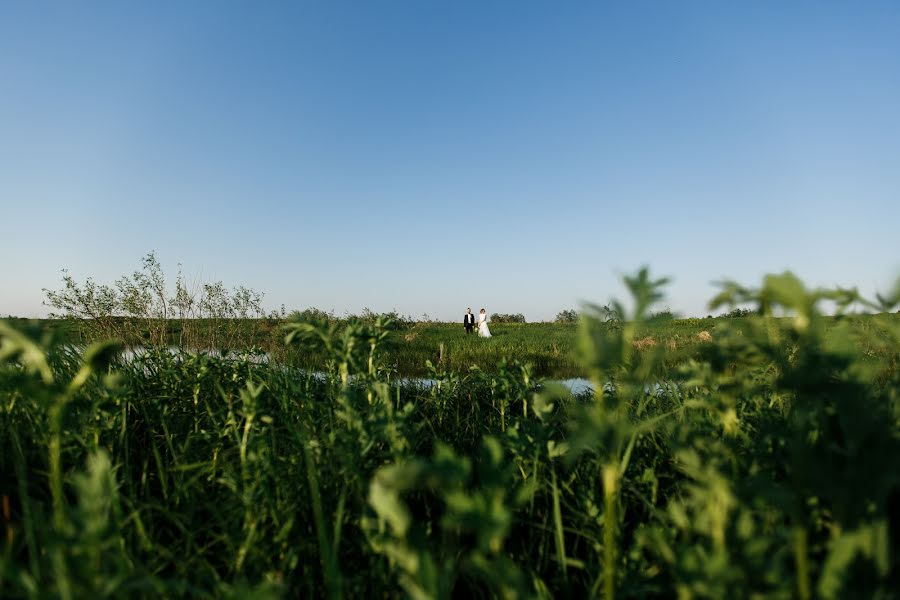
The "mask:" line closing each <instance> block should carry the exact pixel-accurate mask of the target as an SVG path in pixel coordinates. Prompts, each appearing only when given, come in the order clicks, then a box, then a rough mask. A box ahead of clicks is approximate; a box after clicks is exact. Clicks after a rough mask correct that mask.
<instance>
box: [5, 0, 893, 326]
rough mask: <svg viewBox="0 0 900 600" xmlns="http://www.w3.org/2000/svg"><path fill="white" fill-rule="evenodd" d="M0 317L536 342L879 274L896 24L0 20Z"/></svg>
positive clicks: (843, 15) (726, 16) (846, 10)
mask: <svg viewBox="0 0 900 600" xmlns="http://www.w3.org/2000/svg"><path fill="white" fill-rule="evenodd" d="M0 209H2V210H0V227H2V234H0V252H2V261H0V314H3V315H5V314H7V313H12V314H18V315H31V316H33V315H40V314H43V313H44V312H45V309H44V308H43V307H42V306H41V301H42V297H43V296H42V293H41V288H45V287H58V285H59V281H60V274H59V270H60V269H62V268H64V267H66V268H68V269H69V270H70V272H71V273H72V274H73V275H74V276H75V277H76V278H79V279H83V278H84V277H86V276H88V275H91V276H94V277H95V278H96V279H97V280H100V281H107V282H112V281H113V280H114V279H115V278H116V277H117V276H119V275H121V274H124V273H127V272H130V271H131V270H132V269H133V268H135V267H136V266H137V265H138V264H139V260H140V258H141V256H142V255H143V254H144V253H145V252H147V251H149V250H156V251H157V254H158V256H159V258H160V259H161V261H162V262H163V265H164V267H166V268H167V270H168V271H170V272H171V273H172V274H173V275H174V272H175V271H176V269H177V264H178V263H179V262H180V263H182V264H183V265H184V269H185V271H186V272H187V273H188V274H190V275H199V276H202V277H204V278H210V279H221V280H223V281H224V282H225V283H226V284H228V285H232V284H244V285H248V286H251V287H254V288H257V289H259V290H262V291H264V292H266V294H267V304H268V305H269V306H270V307H274V306H279V305H281V304H282V303H283V304H285V305H286V306H287V307H288V308H289V309H290V308H302V307H306V306H317V307H320V308H324V309H334V310H335V311H336V312H338V313H343V312H344V311H354V312H355V311H358V310H360V309H361V308H363V307H364V306H367V307H370V308H371V309H373V310H376V311H382V310H390V309H394V308H396V309H397V310H399V311H401V312H402V313H407V314H412V315H416V316H417V315H421V314H422V313H428V314H430V315H431V316H433V317H441V318H446V319H456V318H457V317H458V315H460V314H461V313H462V311H463V309H465V307H467V306H472V307H473V308H479V307H481V306H484V307H486V308H487V309H488V311H489V312H495V311H496V312H522V313H524V314H525V315H526V316H527V317H528V318H529V320H539V319H545V318H552V316H553V315H555V314H556V312H557V311H559V310H560V309H563V308H567V307H573V306H577V305H578V302H579V300H591V301H601V302H602V301H606V300H607V299H609V298H610V297H611V296H618V295H620V294H621V293H622V292H621V289H622V288H621V287H620V285H619V284H618V277H619V275H620V274H621V273H623V272H630V271H633V270H634V269H636V268H637V267H639V266H640V265H641V264H644V263H646V264H649V265H650V266H651V268H652V269H653V271H654V272H655V273H656V274H659V275H669V276H672V277H673V278H674V283H673V285H672V286H671V287H670V289H669V300H668V305H669V306H670V307H671V308H672V309H674V310H676V311H680V312H682V313H684V314H688V315H705V314H706V313H707V310H706V307H705V303H706V301H707V300H708V299H709V297H710V296H711V295H712V294H713V293H714V291H715V288H714V287H713V286H712V285H711V282H713V281H716V280H719V279H721V278H723V277H726V276H728V277H731V278H734V279H737V280H739V281H742V282H745V283H754V282H758V281H759V279H760V277H761V275H762V274H764V273H766V272H774V271H781V270H783V269H786V268H790V269H793V270H794V271H795V272H797V273H798V274H799V275H800V276H801V277H804V278H805V279H806V280H807V281H808V282H810V283H813V284H819V285H833V284H841V285H858V286H859V287H860V289H861V290H863V291H865V292H872V291H874V290H876V289H882V290H883V289H887V288H889V287H890V286H891V284H892V283H893V281H894V279H895V277H896V276H897V275H898V273H900V238H898V235H897V231H898V229H900V3H898V2H896V1H891V2H865V3H851V2H809V3H802V2H791V3H784V2H744V3H734V2H724V3H723V2H708V3H704V2H674V1H673V2H659V3H652V2H633V3H624V2H620V3H602V2H583V3H578V2H571V3H569V2H566V3H550V2H528V1H524V2H522V1H515V2H512V1H510V2H423V1H419V0H416V1H409V2H401V1H396V0H378V1H366V2H356V3H344V2H333V1H330V0H329V1H327V2H326V1H321V0H320V1H315V2H263V3H258V2H224V1H209V2H143V3H136V2H102V3H100V2H58V3H44V2H4V3H2V4H0Z"/></svg>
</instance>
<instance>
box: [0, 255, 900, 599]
mask: <svg viewBox="0 0 900 600" xmlns="http://www.w3.org/2000/svg"><path fill="white" fill-rule="evenodd" d="M626 283H627V284H628V286H629V288H630V289H631V292H632V294H633V299H634V306H635V308H634V309H633V310H632V311H630V312H629V311H626V310H625V307H624V306H620V305H616V306H615V307H614V308H615V310H616V311H617V313H618V314H619V315H622V316H623V317H624V318H623V319H622V320H621V321H619V320H616V321H615V322H611V321H610V319H609V318H608V312H605V310H604V308H605V307H604V308H601V307H588V309H587V310H586V311H585V313H584V314H583V315H582V316H581V323H580V325H579V328H578V346H579V356H580V357H581V360H582V365H583V369H585V370H586V371H587V372H588V373H589V374H590V377H591V379H592V381H593V382H594V385H595V389H597V390H599V392H598V393H597V394H585V395H581V396H578V397H573V396H572V394H571V393H570V392H569V391H568V390H567V389H565V388H562V387H561V386H557V385H553V384H545V383H543V382H541V381H540V380H538V379H537V378H536V377H535V376H534V372H533V371H532V369H531V367H529V366H527V365H525V364H523V363H520V362H515V361H509V362H504V363H502V364H501V365H500V366H499V368H498V369H497V371H496V372H493V373H486V372H483V371H480V370H478V369H474V370H470V371H465V372H452V371H446V370H444V368H443V366H441V365H439V364H435V363H429V365H428V367H429V369H430V375H429V377H430V379H431V380H433V384H432V385H429V386H425V385H420V384H415V383H409V382H406V383H403V382H399V383H398V382H397V379H396V377H395V374H394V373H393V372H392V371H391V370H390V369H389V368H388V367H387V366H386V365H387V364H388V361H386V357H388V356H389V355H390V351H391V348H390V347H389V345H390V344H391V343H392V340H393V338H392V335H391V331H392V324H391V322H390V320H389V319H384V318H382V319H375V320H373V321H371V322H364V321H351V322H349V323H347V322H345V323H331V324H328V323H321V324H318V325H317V324H315V323H311V322H309V321H307V320H298V321H295V322H292V323H291V324H289V325H288V326H287V328H286V331H285V334H286V343H287V344H289V345H290V346H291V347H293V348H297V349H298V351H302V352H309V353H315V354H317V355H319V356H322V357H324V360H323V364H324V371H323V372H319V373H316V372H304V371H301V370H298V369H296V368H293V367H289V366H286V365H284V364H282V363H278V362H276V361H269V362H265V361H260V360H258V358H259V357H258V356H257V355H254V354H250V353H247V354H245V355H243V356H232V357H230V358H227V359H224V358H216V357H213V356H210V355H207V354H188V353H173V352H169V351H166V350H152V351H149V352H147V353H145V354H141V355H139V356H137V357H134V358H133V359H131V360H128V361H124V360H122V359H121V358H118V356H119V353H118V350H119V346H118V344H116V343H113V342H106V343H98V344H95V345H93V346H91V347H90V348H88V349H87V350H86V351H84V352H83V353H81V352H76V351H74V350H72V349H71V348H70V347H68V346H66V345H61V344H59V343H57V342H58V340H54V336H53V334H52V332H48V331H46V330H41V329H35V330H22V329H21V328H13V327H11V326H10V325H8V324H3V323H0V497H2V501H3V507H2V508H3V514H2V519H3V522H2V527H3V528H4V531H2V535H3V540H4V541H3V542H2V553H0V595H2V596H3V597H7V596H9V597H17V596H24V597H28V596H32V597H38V596H40V597H44V596H58V597H63V598H71V597H99V596H148V597H150V596H153V597H155V596H159V595H178V596H181V595H186V596H201V597H209V596H216V597H231V596H234V597H237V596H252V597H267V596H271V597H280V596H285V595H286V596H297V595H301V594H302V595H304V596H328V597H332V598H338V597H375V596H389V597H390V596H398V595H408V596H411V597H414V598H450V597H456V596H459V597H495V596H497V597H509V598H517V597H521V598H530V597H549V596H556V597H566V596H569V597H585V596H589V595H590V596H603V597H606V598H612V597H622V598H626V597H672V596H676V595H677V596H679V597H683V598H721V597H726V596H731V597H759V598H762V597H766V598H779V597H781V598H793V597H799V598H810V597H822V598H840V597H881V598H891V597H894V595H895V590H897V589H900V576H898V573H900V569H898V566H900V565H898V560H900V558H898V556H900V555H898V550H900V542H898V539H900V470H898V469H897V468H896V465H897V464H900V462H898V461H900V397H898V394H900V381H898V377H900V375H898V373H900V371H898V368H897V367H898V353H900V328H898V326H897V321H896V320H871V321H868V322H867V323H868V324H867V326H866V327H859V326H858V324H857V325H853V320H852V319H849V318H847V319H843V318H838V319H837V321H836V322H833V323H831V324H830V326H829V328H828V335H827V336H826V335H825V329H826V328H825V319H824V318H823V317H822V316H821V315H820V314H819V312H818V308H817V307H818V305H819V303H821V302H822V301H823V300H828V301H833V302H837V303H838V305H839V306H846V305H848V304H849V303H850V302H854V301H855V302H859V301H860V300H859V299H858V298H857V297H856V295H855V293H853V292H848V291H838V292H822V291H809V290H806V289H804V288H803V286H802V285H801V284H800V282H799V281H797V280H796V279H795V278H793V277H792V276H790V275H789V274H786V275H782V276H774V277H769V278H767V279H766V281H765V282H764V284H763V286H762V288H760V289H758V290H752V289H746V288H743V287H740V286H737V285H729V286H727V287H726V288H725V291H724V292H723V294H722V295H721V296H720V297H719V298H717V299H716V301H715V304H716V305H717V306H718V305H726V306H731V305H738V304H746V303H751V304H753V305H755V306H756V307H757V309H758V310H757V313H758V314H755V315H750V316H745V317H744V318H741V319H732V320H730V321H729V322H727V323H724V324H721V325H720V326H719V328H718V330H717V332H716V336H715V338H712V339H711V340H709V341H708V343H704V344H702V345H700V346H699V347H698V350H697V352H696V353H695V354H694V355H692V356H691V357H685V358H684V359H683V360H679V361H676V362H673V361H672V360H669V359H667V353H668V352H669V351H668V350H667V348H666V347H665V345H661V344H656V345H649V344H640V343H638V342H641V341H642V338H641V335H642V333H641V332H642V331H643V330H644V328H646V327H647V326H649V325H652V323H648V320H651V319H653V318H658V317H651V316H650V315H651V314H652V313H651V309H652V307H653V306H654V304H655V303H657V302H658V301H659V300H660V299H661V286H662V284H663V283H664V281H663V280H660V281H654V280H652V279H651V278H650V277H649V275H648V274H647V273H646V271H642V272H640V273H638V274H637V275H636V276H634V277H633V278H627V279H626ZM893 302H894V299H893V298H884V299H879V303H878V304H877V305H875V304H873V305H872V307H873V308H876V309H887V308H889V307H890V306H891V305H892V303H893ZM606 310H607V311H608V309H606ZM782 314H787V315H788V318H775V317H776V315H782Z"/></svg>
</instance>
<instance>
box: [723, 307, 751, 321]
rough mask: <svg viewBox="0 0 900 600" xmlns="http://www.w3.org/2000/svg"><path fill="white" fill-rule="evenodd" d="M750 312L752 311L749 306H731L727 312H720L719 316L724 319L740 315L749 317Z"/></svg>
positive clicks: (738, 317)
mask: <svg viewBox="0 0 900 600" xmlns="http://www.w3.org/2000/svg"><path fill="white" fill-rule="evenodd" d="M752 314H753V311H752V310H750V309H749V308H733V309H731V310H730V311H728V312H727V313H722V314H721V315H719V317H720V318H726V319H740V318H742V317H749V316H750V315H752Z"/></svg>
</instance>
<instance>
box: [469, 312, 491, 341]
mask: <svg viewBox="0 0 900 600" xmlns="http://www.w3.org/2000/svg"><path fill="white" fill-rule="evenodd" d="M475 323H476V321H475V315H473V314H472V309H471V308H467V309H466V314H465V316H463V326H464V327H465V328H466V333H467V334H468V333H472V328H473V327H475ZM478 336H479V337H484V338H489V337H491V330H490V329H488V325H487V311H485V310H484V309H483V308H482V309H481V312H479V313H478Z"/></svg>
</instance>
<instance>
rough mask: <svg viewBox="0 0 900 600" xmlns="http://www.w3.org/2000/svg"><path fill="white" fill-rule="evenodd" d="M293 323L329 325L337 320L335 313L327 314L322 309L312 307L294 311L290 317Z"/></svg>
mask: <svg viewBox="0 0 900 600" xmlns="http://www.w3.org/2000/svg"><path fill="white" fill-rule="evenodd" d="M288 318H289V319H290V320H292V321H304V322H306V323H327V322H329V321H333V320H335V317H334V313H331V312H325V311H324V310H322V309H321V308H316V307H314V306H310V307H309V308H306V309H304V310H294V311H291V314H290V315H288Z"/></svg>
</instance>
